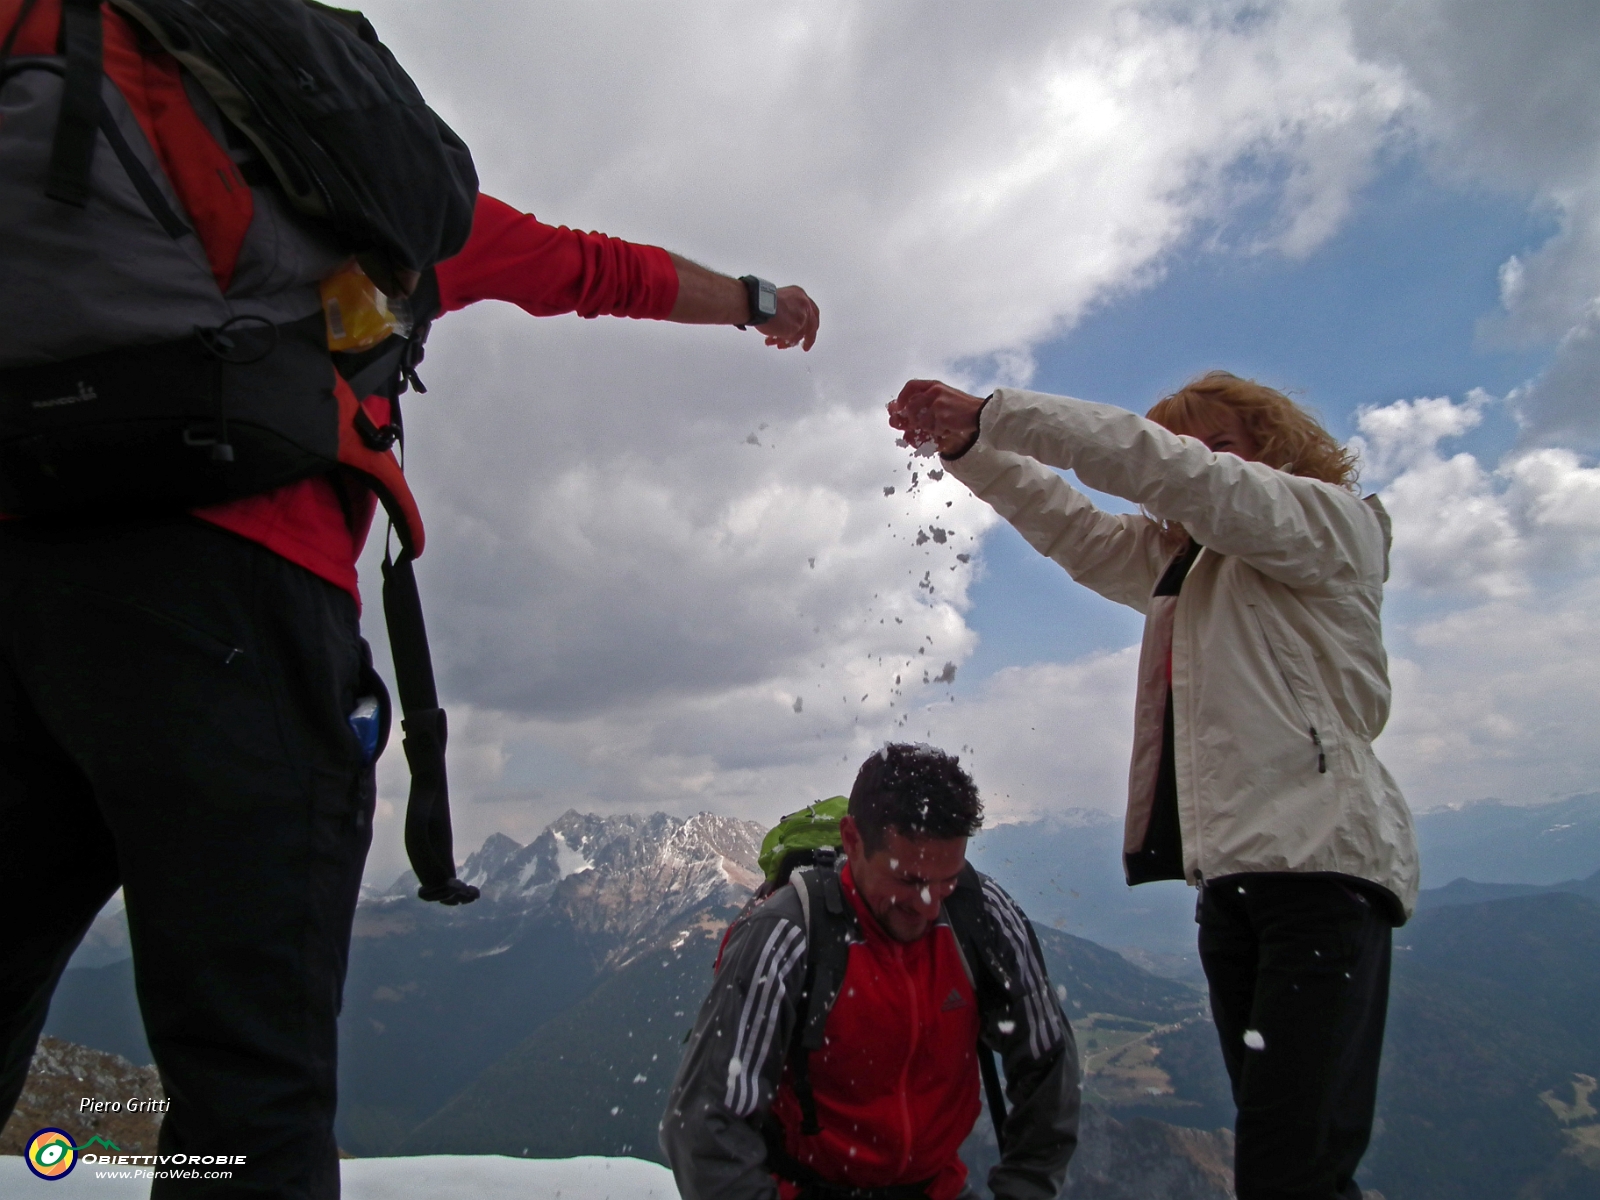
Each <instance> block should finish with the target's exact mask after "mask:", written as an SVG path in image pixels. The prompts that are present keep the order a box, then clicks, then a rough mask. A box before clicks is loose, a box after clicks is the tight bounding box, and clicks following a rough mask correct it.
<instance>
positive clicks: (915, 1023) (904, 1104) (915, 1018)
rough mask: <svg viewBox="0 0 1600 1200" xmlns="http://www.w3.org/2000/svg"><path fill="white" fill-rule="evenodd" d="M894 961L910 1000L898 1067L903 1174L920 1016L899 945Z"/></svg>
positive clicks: (907, 1159) (908, 1153) (908, 1145)
mask: <svg viewBox="0 0 1600 1200" xmlns="http://www.w3.org/2000/svg"><path fill="white" fill-rule="evenodd" d="M895 961H896V964H897V965H898V966H899V968H900V974H901V977H902V978H903V979H904V980H905V985H906V995H907V997H909V999H910V1001H911V1021H910V1025H911V1045H910V1046H909V1047H908V1049H907V1052H906V1061H905V1063H904V1064H903V1065H902V1066H901V1068H900V1088H899V1092H900V1123H901V1126H902V1127H903V1128H904V1130H905V1142H904V1146H903V1149H902V1151H901V1156H900V1174H901V1175H902V1176H904V1174H905V1173H906V1171H907V1170H909V1169H910V1167H911V1139H912V1129H911V1103H910V1101H908V1100H907V1099H906V1090H907V1077H908V1076H909V1075H910V1074H911V1062H912V1060H913V1059H915V1058H916V1056H917V1042H918V1040H919V1038H918V1034H920V1033H921V1032H922V1029H921V1021H922V1018H921V1016H920V1015H919V1014H918V1012H917V989H916V985H915V984H913V983H912V981H911V972H910V971H908V970H906V962H905V956H904V952H903V951H902V950H901V949H900V947H898V946H896V947H895Z"/></svg>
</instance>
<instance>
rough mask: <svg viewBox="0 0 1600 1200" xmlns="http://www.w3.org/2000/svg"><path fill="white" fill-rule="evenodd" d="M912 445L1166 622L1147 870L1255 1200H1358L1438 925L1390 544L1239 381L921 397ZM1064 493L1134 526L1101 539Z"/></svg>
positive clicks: (1321, 434)
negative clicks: (1392, 669) (1386, 1083)
mask: <svg viewBox="0 0 1600 1200" xmlns="http://www.w3.org/2000/svg"><path fill="white" fill-rule="evenodd" d="M889 423H890V425H891V426H892V427H893V428H895V429H897V430H900V431H901V432H902V433H903V434H904V435H905V438H906V440H907V441H909V442H911V443H912V444H914V445H919V446H920V445H925V444H927V443H929V442H932V443H935V444H936V445H937V446H938V449H939V451H940V453H941V455H942V456H943V458H944V461H945V464H946V469H947V470H948V471H949V472H950V474H952V475H954V476H955V477H956V478H957V479H960V480H961V481H962V482H963V483H965V484H966V485H967V487H969V488H970V489H971V490H972V491H973V493H974V494H975V495H977V496H978V497H980V498H981V499H983V500H985V501H987V502H988V503H989V504H990V505H992V506H993V507H994V509H995V510H996V511H997V512H998V513H1000V515H1001V516H1003V517H1005V518H1006V519H1007V520H1008V521H1010V522H1011V523H1012V525H1014V526H1015V527H1016V529H1017V531H1018V532H1019V533H1021V534H1022V535H1023V537H1025V538H1026V539H1027V540H1028V541H1029V543H1030V544H1032V545H1033V546H1034V547H1035V548H1036V549H1037V550H1039V552H1040V553H1042V554H1046V555H1049V556H1050V557H1051V558H1053V559H1055V561H1056V562H1058V563H1060V564H1061V565H1062V566H1063V567H1064V568H1066V570H1067V571H1068V572H1069V573H1070V574H1071V575H1072V577H1073V578H1074V579H1076V580H1077V581H1078V582H1079V583H1082V584H1084V585H1085V586H1087V587H1090V588H1092V589H1094V590H1095V591H1096V592H1099V593H1100V594H1101V595H1102V596H1105V597H1106V598H1107V599H1110V600H1115V601H1117V602H1119V603H1122V604H1127V605H1129V606H1131V607H1133V608H1135V609H1138V610H1139V611H1140V612H1142V613H1144V614H1145V632H1144V645H1143V648H1142V651H1141V654H1140V660H1139V680H1138V695H1137V700H1136V701H1135V710H1134V735H1133V764H1132V768H1131V770H1130V772H1129V788H1128V816H1127V830H1126V837H1125V840H1124V846H1123V862H1124V867H1125V869H1126V873H1127V878H1128V882H1129V884H1130V885H1131V884H1139V883H1145V882H1149V881H1151V880H1158V879H1186V880H1188V882H1189V883H1190V884H1191V885H1193V886H1195V887H1197V888H1198V889H1199V896H1198V900H1197V904H1196V912H1195V919H1196V921H1197V922H1198V923H1199V926H1200V934H1199V946H1200V962H1201V965H1202V967H1203V968H1204V969H1205V973H1206V979H1207V981H1208V982H1209V984H1210V990H1211V1012H1212V1016H1213V1018H1214V1020H1215V1022H1216V1027H1217V1035H1218V1038H1219V1040H1220V1043H1221V1048H1222V1057H1223V1061H1224V1063H1225V1064H1226V1066H1227V1070H1228V1076H1229V1078H1230V1079H1231V1081H1232V1084H1233V1095H1234V1100H1235V1103H1236V1104H1237V1106H1238V1124H1237V1134H1238V1141H1237V1150H1236V1153H1235V1166H1234V1170H1235V1176H1236V1179H1237V1188H1238V1194H1239V1198H1240V1200H1291V1198H1293V1200H1360V1196H1361V1189H1360V1187H1359V1186H1357V1184H1356V1182H1355V1179H1354V1176H1355V1172H1356V1168H1357V1166H1358V1165H1359V1164H1360V1161H1361V1157H1362V1155H1363V1154H1364V1153H1365V1151H1366V1147H1367V1142H1368V1140H1369V1138H1370V1136H1371V1132H1372V1122H1373V1108H1374V1103H1375V1099H1376V1094H1377V1084H1378V1061H1379V1057H1380V1054H1381V1052H1382V1049H1383V1030H1384V1022H1385V1016H1386V1012H1387V1008H1388V997H1389V963H1390V950H1391V933H1392V930H1393V928H1394V927H1396V926H1398V925H1401V924H1403V923H1404V922H1405V921H1406V920H1407V918H1408V917H1409V916H1410V915H1411V913H1412V911H1413V910H1414V908H1415V906H1416V899H1417V883H1418V862H1417V844H1416V835H1415V832H1414V829H1413V826H1412V820H1411V813H1410V811H1409V809H1408V808H1407V807H1406V802H1405V799H1404V797H1403V796H1402V795H1401V794H1400V789H1399V788H1398V787H1397V786H1396V784H1395V782H1394V780H1393V779H1392V778H1391V777H1390V775H1389V773H1388V771H1387V770H1386V769H1385V768H1384V766H1383V764H1382V763H1381V762H1379V760H1378V757H1377V755H1376V754H1375V753H1374V752H1373V748H1372V742H1373V739H1375V738H1376V737H1377V736H1378V734H1379V733H1381V732H1382V730H1383V727H1384V724H1385V722H1386V721H1387V720H1388V715H1389V694H1390V693H1389V677H1388V663H1387V656H1386V654H1385V652H1384V648H1383V631H1382V625H1381V621H1380V617H1379V610H1380V607H1381V604H1382V600H1383V585H1384V582H1385V581H1386V580H1387V578H1388V574H1389V520H1388V516H1387V515H1386V514H1385V513H1384V511H1383V506H1382V504H1381V503H1380V502H1379V501H1378V499H1377V497H1376V496H1369V497H1367V498H1366V499H1365V500H1363V499H1362V498H1361V497H1360V495H1359V493H1358V492H1357V491H1356V488H1355V479H1356V471H1355V462H1354V459H1353V457H1352V456H1351V454H1350V453H1349V452H1348V451H1346V450H1345V448H1344V447H1343V446H1341V445H1340V444H1339V443H1338V442H1337V441H1335V440H1334V439H1333V437H1332V436H1330V435H1329V433H1328V432H1327V431H1326V430H1325V429H1323V428H1322V427H1321V426H1320V425H1319V424H1317V422H1316V421H1315V419H1314V418H1313V417H1312V416H1311V415H1310V414H1309V413H1307V412H1305V411H1304V410H1303V409H1301V408H1300V407H1299V406H1298V405H1296V404H1295V403H1294V402H1293V401H1291V400H1290V399H1289V398H1288V397H1287V396H1285V395H1284V394H1283V393H1281V392H1278V391H1276V390H1274V389H1272V388H1269V387H1265V386H1263V385H1262V384H1259V383H1256V382H1254V381H1252V380H1247V379H1241V378H1239V377H1237V376H1234V375H1231V374H1228V373H1227V372H1224V371H1214V372H1212V373H1210V374H1208V375H1206V376H1204V377H1202V378H1200V379H1197V380H1195V381H1193V382H1191V383H1190V384H1188V385H1187V386H1185V387H1184V388H1182V389H1180V390H1179V391H1177V392H1176V393H1174V394H1173V395H1171V396H1168V397H1166V398H1165V399H1163V400H1162V401H1160V402H1159V403H1158V404H1156V405H1155V407H1153V408H1152V409H1151V410H1150V412H1149V414H1148V415H1147V416H1146V417H1143V418H1141V417H1139V416H1136V415H1135V414H1133V413H1131V412H1128V411H1126V410H1124V409H1120V408H1115V407H1112V406H1110V405H1104V404H1091V403H1088V402H1086V401H1082V400H1073V399H1068V398H1065V397H1060V396H1046V395H1042V394H1039V393H1036V392H1026V391H1020V390H1017V389H1013V388H999V389H997V390H996V391H995V392H994V393H993V394H992V395H991V396H989V397H988V398H987V399H982V398H979V397H977V396H972V395H969V394H967V393H965V392H962V391H960V390H958V389H956V388H953V387H950V386H949V385H948V384H944V383H939V382H936V381H931V380H912V381H911V382H910V383H907V384H906V385H905V387H904V389H903V390H902V391H901V393H900V395H899V396H898V397H897V398H896V399H895V401H893V402H892V403H891V404H890V406H889ZM1052 468H1060V469H1071V470H1073V471H1075V472H1076V473H1077V475H1078V478H1079V479H1081V480H1082V481H1083V482H1084V483H1085V484H1086V485H1088V486H1089V487H1092V488H1097V489H1099V490H1101V491H1104V492H1108V493H1110V494H1112V495H1115V496H1120V497H1122V498H1123V499H1125V500H1129V501H1132V502H1133V503H1135V504H1138V505H1140V506H1141V508H1142V509H1143V513H1135V514H1123V515H1114V514H1111V513H1105V512H1101V511H1100V510H1098V509H1096V508H1095V507H1094V505H1093V504H1091V503H1090V501H1089V500H1088V499H1087V498H1086V497H1084V496H1083V495H1082V494H1081V493H1079V492H1078V491H1077V490H1075V489H1074V488H1073V487H1071V486H1070V485H1069V484H1068V483H1067V482H1066V481H1065V480H1064V479H1062V478H1061V476H1060V475H1059V474H1057V473H1056V471H1055V470H1052Z"/></svg>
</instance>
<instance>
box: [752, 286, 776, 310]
mask: <svg viewBox="0 0 1600 1200" xmlns="http://www.w3.org/2000/svg"><path fill="white" fill-rule="evenodd" d="M756 308H757V309H758V310H759V311H760V313H761V314H762V315H763V316H767V317H775V316H777V315H778V289H777V288H775V287H773V286H772V285H771V284H770V283H768V282H767V281H766V280H765V279H763V280H762V281H761V286H760V290H759V291H758V293H757V297H756Z"/></svg>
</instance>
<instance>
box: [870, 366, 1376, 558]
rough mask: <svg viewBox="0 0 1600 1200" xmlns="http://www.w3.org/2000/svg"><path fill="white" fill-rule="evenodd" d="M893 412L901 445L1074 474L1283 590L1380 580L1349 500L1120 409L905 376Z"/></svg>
mask: <svg viewBox="0 0 1600 1200" xmlns="http://www.w3.org/2000/svg"><path fill="white" fill-rule="evenodd" d="M890 415H891V420H893V421H896V422H898V424H897V426H896V427H897V428H901V429H904V430H906V431H907V433H906V437H907V440H908V441H915V440H918V439H922V440H928V439H932V440H934V441H936V442H938V444H939V448H940V450H941V451H942V452H944V453H945V454H947V455H954V456H955V457H957V458H960V457H961V456H962V455H963V454H964V453H965V452H966V451H967V450H968V448H969V447H976V448H979V449H982V448H988V449H989V450H993V451H1009V452H1011V453H1013V454H1017V455H1023V456H1026V457H1028V458H1032V459H1036V460H1038V461H1039V462H1041V463H1043V464H1045V465H1046V466H1049V467H1059V468H1061V469H1064V470H1072V471H1075V472H1076V473H1077V475H1078V478H1079V479H1081V480H1083V482H1084V483H1086V484H1088V485H1089V486H1090V487H1092V488H1098V489H1099V490H1100V491H1103V492H1109V493H1111V494H1112V495H1114V496H1121V497H1122V498H1123V499H1125V500H1131V501H1133V502H1134V503H1135V504H1138V505H1140V506H1142V507H1143V508H1144V509H1145V510H1146V511H1148V512H1150V513H1152V514H1153V515H1155V516H1157V517H1159V518H1161V519H1163V520H1166V521H1174V522H1177V523H1179V524H1181V525H1182V526H1183V527H1184V528H1185V529H1186V530H1188V532H1189V533H1190V534H1191V535H1192V536H1193V537H1194V538H1195V540H1196V541H1198V542H1200V543H1201V545H1203V546H1205V547H1207V548H1208V549H1210V550H1213V551H1215V552H1216V553H1218V554H1231V555H1237V556H1238V557H1240V558H1242V559H1244V560H1245V561H1246V562H1248V563H1249V564H1250V565H1251V566H1253V567H1255V568H1256V569H1257V570H1258V571H1260V572H1262V573H1263V574H1264V575H1267V576H1270V577H1271V578H1273V579H1276V580H1278V581H1279V582H1280V583H1284V584H1287V585H1288V586H1290V587H1311V586H1315V585H1318V584H1323V583H1325V582H1327V581H1329V580H1331V579H1336V578H1343V579H1345V580H1347V581H1349V580H1360V581H1363V582H1370V583H1376V582H1378V581H1381V580H1382V578H1383V574H1384V563H1383V558H1384V554H1383V534H1382V530H1381V528H1380V527H1379V525H1378V522H1377V518H1376V517H1375V516H1374V515H1373V513H1372V512H1371V511H1370V510H1369V509H1368V508H1367V506H1366V505H1364V504H1362V503H1361V502H1360V501H1359V500H1357V499H1356V497H1355V496H1354V495H1352V494H1351V493H1350V492H1347V491H1345V490H1344V489H1343V488H1340V487H1336V486H1334V485H1333V484H1329V483H1322V482H1320V481H1318V480H1315V479H1306V478H1302V477H1300V476H1297V475H1290V474H1288V473H1286V472H1284V471H1279V470H1276V469H1274V468H1272V467H1269V466H1267V465H1266V464H1265V463H1260V462H1247V461H1246V460H1245V459H1243V458H1240V457H1238V456H1237V455H1235V454H1231V453H1227V452H1220V453H1219V452H1214V451H1212V450H1211V449H1210V448H1209V447H1207V446H1206V445H1205V444H1204V443H1202V442H1200V441H1197V440H1196V439H1194V438H1187V437H1179V436H1178V435H1177V434H1175V433H1172V432H1170V431H1169V430H1166V429H1163V428H1162V427H1161V426H1159V425H1157V424H1155V423H1154V422H1153V421H1148V420H1146V419H1145V418H1143V417H1141V416H1138V415H1137V414H1135V413H1131V412H1129V411H1127V410H1126V409H1122V408H1116V407H1114V406H1112V405H1107V404H1093V403H1090V402H1088V401H1085V400H1074V399H1071V398H1069V397H1065V396H1047V395H1043V394H1041V393H1038V392H1026V391H1021V390H1018V389H1014V388H997V389H996V390H995V392H994V394H993V395H991V396H990V397H989V398H988V399H987V400H979V399H978V398H977V397H975V396H968V395H966V394H965V393H963V392H960V391H958V390H956V389H955V388H952V387H950V386H949V385H948V384H944V383H939V382H937V381H934V380H926V379H914V380H912V381H911V382H910V383H908V384H906V386H905V388H904V389H903V390H902V391H901V393H900V395H899V397H898V398H897V399H896V400H895V402H894V404H893V405H891V406H890Z"/></svg>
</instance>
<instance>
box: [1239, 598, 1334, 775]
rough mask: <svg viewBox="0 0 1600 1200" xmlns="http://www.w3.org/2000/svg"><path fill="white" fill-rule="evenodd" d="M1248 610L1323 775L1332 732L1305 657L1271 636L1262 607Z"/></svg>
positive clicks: (1279, 638)
mask: <svg viewBox="0 0 1600 1200" xmlns="http://www.w3.org/2000/svg"><path fill="white" fill-rule="evenodd" d="M1248 607H1249V609H1250V615H1251V616H1252V617H1253V618H1254V619H1255V624H1256V629H1257V631H1258V632H1259V633H1260V634H1261V642H1262V644H1263V645H1264V646H1265V647H1266V648H1267V657H1268V658H1270V659H1271V660H1272V665H1273V667H1274V668H1275V669H1276V670H1277V672H1278V678H1279V680H1281V681H1282V683H1283V690H1284V692H1285V693H1286V694H1287V695H1288V697H1289V703H1290V705H1291V706H1292V708H1293V710H1294V713H1295V715H1296V716H1298V717H1299V719H1300V727H1301V728H1302V729H1304V730H1305V731H1306V739H1307V742H1308V744H1309V750H1310V751H1311V753H1312V754H1314V755H1315V756H1316V764H1317V773H1318V774H1319V775H1326V774H1327V773H1328V740H1327V739H1328V735H1329V734H1330V733H1331V731H1330V730H1329V729H1328V727H1327V722H1326V721H1325V720H1324V719H1323V717H1322V706H1321V704H1320V703H1318V699H1317V686H1316V681H1315V679H1314V678H1313V677H1312V676H1311V674H1310V671H1309V670H1308V668H1307V667H1306V664H1305V659H1304V656H1302V655H1301V654H1300V653H1298V651H1297V650H1296V649H1294V648H1293V647H1291V645H1290V644H1289V642H1288V641H1287V639H1285V638H1283V637H1282V636H1281V631H1277V632H1279V633H1280V636H1279V637H1274V636H1273V633H1274V632H1275V631H1274V630H1273V629H1271V628H1269V623H1268V619H1267V617H1266V616H1265V615H1263V613H1262V611H1261V606H1260V605H1257V604H1250V605H1248ZM1272 624H1276V622H1273V623H1272Z"/></svg>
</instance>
